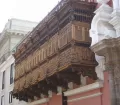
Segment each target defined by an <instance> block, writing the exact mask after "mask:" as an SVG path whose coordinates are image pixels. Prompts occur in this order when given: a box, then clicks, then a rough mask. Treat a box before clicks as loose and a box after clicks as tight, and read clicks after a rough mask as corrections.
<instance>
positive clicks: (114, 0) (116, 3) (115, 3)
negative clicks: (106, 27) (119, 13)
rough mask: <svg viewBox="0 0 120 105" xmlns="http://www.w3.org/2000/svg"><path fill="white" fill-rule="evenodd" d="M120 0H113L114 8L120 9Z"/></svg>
mask: <svg viewBox="0 0 120 105" xmlns="http://www.w3.org/2000/svg"><path fill="white" fill-rule="evenodd" d="M119 3H120V0H113V8H114V9H118V8H119V7H120V4H119Z"/></svg>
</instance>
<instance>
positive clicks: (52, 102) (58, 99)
mask: <svg viewBox="0 0 120 105" xmlns="http://www.w3.org/2000/svg"><path fill="white" fill-rule="evenodd" d="M39 105H62V95H56V94H53V96H52V98H49V102H47V103H45V104H39Z"/></svg>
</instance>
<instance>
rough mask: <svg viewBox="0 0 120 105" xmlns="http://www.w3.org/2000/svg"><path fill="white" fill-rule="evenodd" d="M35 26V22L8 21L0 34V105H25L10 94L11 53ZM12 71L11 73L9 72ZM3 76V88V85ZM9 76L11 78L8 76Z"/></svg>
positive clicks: (12, 84) (11, 83) (11, 86)
mask: <svg viewBox="0 0 120 105" xmlns="http://www.w3.org/2000/svg"><path fill="white" fill-rule="evenodd" d="M36 25H37V23H36V22H30V21H24V20H19V19H10V20H9V21H8V23H7V24H6V25H5V28H4V30H3V31H2V33H1V34H0V103H1V105H25V104H26V103H25V102H23V101H19V100H16V99H13V97H12V95H11V92H12V91H13V87H14V82H13V80H12V81H11V78H10V77H11V76H12V79H13V77H14V72H15V71H14V67H13V66H14V61H15V60H14V57H13V56H12V51H14V50H15V46H16V45H17V44H18V43H19V42H20V41H21V39H22V38H23V37H25V36H26V35H27V33H28V32H29V31H31V30H32V29H33V28H34V27H35V26H36ZM11 70H12V72H11ZM3 72H5V74H4V88H3V87H2V85H3ZM10 75H11V76H10Z"/></svg>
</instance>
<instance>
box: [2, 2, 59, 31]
mask: <svg viewBox="0 0 120 105" xmlns="http://www.w3.org/2000/svg"><path fill="white" fill-rule="evenodd" d="M57 3H58V0H0V13H1V14H0V32H1V31H2V30H3V28H4V26H5V23H7V20H8V19H10V18H18V19H24V20H30V21H36V22H40V21H41V19H43V18H44V17H45V15H47V13H48V12H50V11H51V9H52V8H53V7H54V6H55V5H56V4H57Z"/></svg>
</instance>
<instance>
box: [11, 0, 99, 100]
mask: <svg viewBox="0 0 120 105" xmlns="http://www.w3.org/2000/svg"><path fill="white" fill-rule="evenodd" d="M71 4H72V5H71ZM95 6H96V3H94V1H93V0H89V1H88V0H62V1H61V2H60V3H59V5H57V6H56V7H55V8H54V9H53V10H52V11H51V12H50V14H49V15H48V17H46V18H45V19H44V20H43V21H42V22H41V23H40V24H39V25H38V26H37V27H36V28H35V29H34V30H33V32H31V33H30V35H28V36H27V37H26V38H25V39H24V40H23V42H22V43H21V44H20V45H19V46H18V47H17V50H16V52H15V54H14V57H15V64H16V65H15V69H16V71H15V86H14V91H13V94H14V96H15V97H17V98H18V99H19V100H25V101H28V99H32V100H34V96H35V97H38V98H40V94H44V95H45V96H48V91H49V90H51V91H53V92H55V93H57V87H58V86H60V87H62V88H63V91H65V90H66V89H68V83H69V82H74V83H75V84H78V85H80V84H81V80H80V76H81V75H83V76H88V77H89V78H91V79H92V80H96V79H97V76H96V73H95V66H96V65H97V62H96V61H95V55H94V53H93V52H92V51H91V50H90V48H89V47H90V44H91V38H90V37H89V29H90V22H91V20H92V17H93V16H94V14H93V10H94V9H95ZM58 7H59V8H58ZM56 9H57V10H56ZM90 9H91V10H90ZM55 11H56V12H55ZM53 14H54V15H53ZM58 17H59V18H58Z"/></svg>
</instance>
